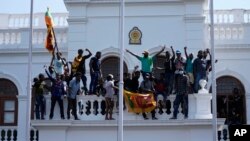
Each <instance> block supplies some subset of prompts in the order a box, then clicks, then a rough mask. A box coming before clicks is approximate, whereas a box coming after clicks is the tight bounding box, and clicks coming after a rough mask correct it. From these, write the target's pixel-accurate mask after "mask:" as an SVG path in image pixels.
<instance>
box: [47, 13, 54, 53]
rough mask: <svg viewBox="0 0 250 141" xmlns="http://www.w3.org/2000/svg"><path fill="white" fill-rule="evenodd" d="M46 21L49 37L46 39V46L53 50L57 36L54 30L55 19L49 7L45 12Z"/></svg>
mask: <svg viewBox="0 0 250 141" xmlns="http://www.w3.org/2000/svg"><path fill="white" fill-rule="evenodd" d="M45 23H46V26H47V37H46V40H45V48H46V49H47V50H48V51H49V52H52V51H53V49H54V43H55V38H54V37H55V36H54V32H53V19H52V16H51V13H50V11H49V8H48V9H47V11H46V13H45Z"/></svg>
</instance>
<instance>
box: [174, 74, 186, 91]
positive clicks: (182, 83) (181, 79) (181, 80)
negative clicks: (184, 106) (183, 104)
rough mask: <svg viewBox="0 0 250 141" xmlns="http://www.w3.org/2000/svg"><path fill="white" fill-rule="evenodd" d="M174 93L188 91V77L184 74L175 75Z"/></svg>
mask: <svg viewBox="0 0 250 141" xmlns="http://www.w3.org/2000/svg"><path fill="white" fill-rule="evenodd" d="M176 93H177V94H187V93H188V77H187V76H186V75H177V79H176Z"/></svg>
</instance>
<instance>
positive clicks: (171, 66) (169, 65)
mask: <svg viewBox="0 0 250 141" xmlns="http://www.w3.org/2000/svg"><path fill="white" fill-rule="evenodd" d="M170 48H171V51H172V57H171V54H170V52H169V51H166V60H165V62H164V68H160V67H157V69H160V70H165V86H166V94H167V95H170V94H172V92H173V87H174V72H175V63H174V61H175V51H174V49H173V47H172V46H171V47H170Z"/></svg>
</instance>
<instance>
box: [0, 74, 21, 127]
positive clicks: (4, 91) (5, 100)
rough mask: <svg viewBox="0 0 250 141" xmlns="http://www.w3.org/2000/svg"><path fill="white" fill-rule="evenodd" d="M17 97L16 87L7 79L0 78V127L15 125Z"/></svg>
mask: <svg viewBox="0 0 250 141" xmlns="http://www.w3.org/2000/svg"><path fill="white" fill-rule="evenodd" d="M17 95H18V90H17V87H16V85H15V84H14V83H13V82H11V81H10V80H8V79H4V78H0V115H1V116H0V126H1V125H3V126H13V125H17V115H18V113H17V112H18V107H17Z"/></svg>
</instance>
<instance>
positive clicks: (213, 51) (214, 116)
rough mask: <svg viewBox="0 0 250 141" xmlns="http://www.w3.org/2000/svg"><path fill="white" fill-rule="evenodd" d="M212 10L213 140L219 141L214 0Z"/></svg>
mask: <svg viewBox="0 0 250 141" xmlns="http://www.w3.org/2000/svg"><path fill="white" fill-rule="evenodd" d="M209 10H210V45H211V54H212V60H211V63H212V111H213V121H212V123H213V141H217V101H216V99H217V95H216V78H215V50H214V11H213V10H214V7H213V0H210V3H209Z"/></svg>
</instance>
